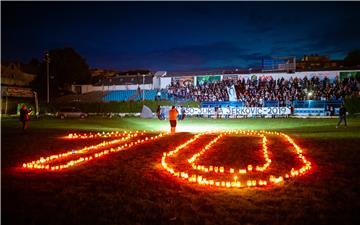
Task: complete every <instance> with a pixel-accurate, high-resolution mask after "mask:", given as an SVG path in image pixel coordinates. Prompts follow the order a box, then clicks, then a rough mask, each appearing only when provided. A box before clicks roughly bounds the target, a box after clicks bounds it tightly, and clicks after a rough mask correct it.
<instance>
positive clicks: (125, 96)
mask: <svg viewBox="0 0 360 225" xmlns="http://www.w3.org/2000/svg"><path fill="white" fill-rule="evenodd" d="M136 92H137V90H120V91H110V92H109V93H108V94H106V95H105V96H104V97H103V100H104V101H105V102H111V101H127V100H129V98H130V97H132V96H133V95H134V94H136Z"/></svg>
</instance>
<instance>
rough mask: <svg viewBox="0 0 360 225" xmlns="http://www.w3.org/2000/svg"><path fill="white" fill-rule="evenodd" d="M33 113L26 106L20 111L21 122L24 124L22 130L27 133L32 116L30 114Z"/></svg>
mask: <svg viewBox="0 0 360 225" xmlns="http://www.w3.org/2000/svg"><path fill="white" fill-rule="evenodd" d="M30 112H31V109H29V110H28V109H27V108H26V105H22V107H21V109H20V121H21V123H22V130H23V131H25V129H27V128H29V120H30V116H29V113H30Z"/></svg>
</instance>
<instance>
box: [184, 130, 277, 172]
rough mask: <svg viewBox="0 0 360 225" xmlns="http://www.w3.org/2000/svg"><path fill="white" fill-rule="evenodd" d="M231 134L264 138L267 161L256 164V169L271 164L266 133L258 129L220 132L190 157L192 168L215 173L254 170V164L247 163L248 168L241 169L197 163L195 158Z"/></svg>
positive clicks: (263, 168)
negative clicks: (260, 164)
mask: <svg viewBox="0 0 360 225" xmlns="http://www.w3.org/2000/svg"><path fill="white" fill-rule="evenodd" d="M231 134H237V135H238V134H242V135H248V136H253V135H256V136H260V137H261V138H262V150H263V155H264V159H265V163H264V164H263V165H262V166H256V167H255V170H256V171H261V172H262V171H265V170H266V169H267V168H268V167H269V166H270V164H271V159H270V158H269V155H268V151H267V139H266V137H265V135H264V134H262V133H260V132H256V131H243V130H240V131H227V132H224V133H221V134H219V135H218V136H217V137H216V138H215V139H213V140H212V141H210V142H209V143H208V144H207V145H206V146H205V147H204V148H202V149H201V150H200V151H199V152H197V153H195V154H194V155H193V156H192V157H191V158H190V159H188V163H190V164H191V166H192V168H193V169H195V170H201V171H203V172H206V173H207V172H215V173H218V172H219V173H224V172H226V171H229V173H239V174H245V173H246V172H247V171H249V172H251V171H253V166H252V165H247V167H246V168H241V169H234V168H228V169H227V168H224V166H213V165H211V166H204V165H198V164H196V163H195V160H196V159H197V158H199V157H200V156H201V155H203V154H204V153H205V152H206V151H207V150H209V149H211V146H212V145H213V144H215V143H216V142H217V141H218V140H219V139H221V138H222V137H224V136H226V135H231Z"/></svg>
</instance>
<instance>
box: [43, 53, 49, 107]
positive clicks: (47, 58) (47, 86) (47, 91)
mask: <svg viewBox="0 0 360 225" xmlns="http://www.w3.org/2000/svg"><path fill="white" fill-rule="evenodd" d="M44 61H45V62H46V84H47V85H46V93H47V96H46V102H47V103H48V104H49V103H50V75H49V63H50V55H49V52H48V50H45V56H44Z"/></svg>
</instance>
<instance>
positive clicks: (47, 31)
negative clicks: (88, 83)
mask: <svg viewBox="0 0 360 225" xmlns="http://www.w3.org/2000/svg"><path fill="white" fill-rule="evenodd" d="M1 12H2V18H1V38H2V40H1V41H2V43H1V44H2V50H1V54H2V60H4V59H6V60H21V61H23V62H26V61H28V60H30V59H31V58H34V57H35V58H38V59H41V58H42V54H43V52H44V49H46V48H47V49H52V48H62V47H73V48H74V49H75V50H76V51H78V52H79V53H80V54H81V55H82V56H83V57H84V58H86V61H87V63H88V64H89V65H90V67H91V68H95V67H100V68H106V69H118V70H127V69H136V68H143V69H151V70H170V71H171V70H192V69H200V68H203V69H210V68H224V67H238V68H248V67H254V66H256V65H260V63H261V58H262V57H268V56H288V55H294V56H297V57H302V56H303V55H305V54H326V55H329V56H330V57H331V58H332V59H342V58H343V57H344V56H345V55H346V54H347V53H348V52H349V51H351V50H354V49H356V48H359V47H360V29H359V27H360V26H359V24H360V13H359V12H360V2H347V3H341V2H106V3H103V2H57V3H56V2H50V3H44V2H32V3H30V2H29V3H24V2H23V3H21V2H2V3H1Z"/></svg>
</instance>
